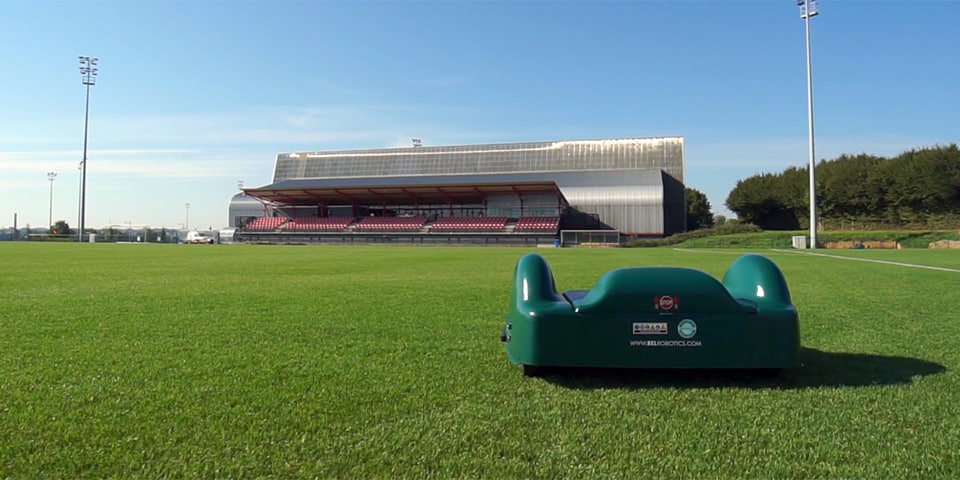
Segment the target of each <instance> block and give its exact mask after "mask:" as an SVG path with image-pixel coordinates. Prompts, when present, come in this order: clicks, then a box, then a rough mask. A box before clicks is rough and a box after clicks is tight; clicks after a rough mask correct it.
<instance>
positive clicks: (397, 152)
mask: <svg viewBox="0 0 960 480" xmlns="http://www.w3.org/2000/svg"><path fill="white" fill-rule="evenodd" d="M683 155H684V148H683V137H657V138H631V139H607V140H571V141H554V142H525V143H501V144H487V145H454V146H421V145H420V143H419V142H417V141H414V143H413V146H411V147H406V148H383V149H370V150H344V151H322V152H296V153H280V154H278V155H277V159H276V164H275V167H274V173H273V182H272V183H270V184H269V185H264V186H262V187H256V188H243V189H242V190H241V192H240V193H238V194H237V195H235V196H234V197H233V198H232V199H231V201H230V207H229V210H230V227H231V228H235V229H236V230H235V232H236V234H235V239H236V241H242V242H262V243H431V244H438V243H441V244H443V243H447V244H460V243H469V244H505V245H511V244H538V245H539V244H555V243H557V242H561V241H562V242H564V243H577V244H583V243H602V244H618V243H619V242H620V241H622V240H623V239H626V238H635V237H662V236H666V235H671V234H674V233H678V232H682V231H683V230H684V228H685V225H686V198H685V194H684V183H683V174H684V156H683Z"/></svg>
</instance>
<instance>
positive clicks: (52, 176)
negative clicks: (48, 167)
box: [47, 172, 57, 228]
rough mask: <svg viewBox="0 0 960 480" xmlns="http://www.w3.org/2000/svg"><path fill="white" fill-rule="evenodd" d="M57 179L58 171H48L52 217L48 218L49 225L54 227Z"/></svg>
mask: <svg viewBox="0 0 960 480" xmlns="http://www.w3.org/2000/svg"><path fill="white" fill-rule="evenodd" d="M56 179H57V172H47V180H50V217H49V218H48V219H47V227H48V228H53V181H54V180H56Z"/></svg>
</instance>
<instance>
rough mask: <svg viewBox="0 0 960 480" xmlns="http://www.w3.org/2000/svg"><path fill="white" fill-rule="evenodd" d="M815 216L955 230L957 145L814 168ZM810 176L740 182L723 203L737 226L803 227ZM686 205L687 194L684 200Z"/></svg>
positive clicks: (802, 171)
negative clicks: (749, 224) (744, 223)
mask: <svg viewBox="0 0 960 480" xmlns="http://www.w3.org/2000/svg"><path fill="white" fill-rule="evenodd" d="M816 173H817V175H816V177H817V179H816V181H817V212H818V217H819V219H820V220H821V221H820V223H821V225H822V226H824V227H825V228H830V229H835V228H844V227H845V226H850V225H857V226H862V227H904V226H912V227H927V228H955V227H956V226H957V224H958V223H960V149H958V148H957V145H956V144H951V145H949V146H936V147H930V148H924V149H920V150H911V151H908V152H904V153H902V154H900V155H898V156H896V157H894V158H884V157H878V156H874V155H867V154H860V155H842V156H840V157H839V158H836V159H834V160H829V161H821V162H820V163H819V164H817V172H816ZM809 178H810V177H809V175H808V173H807V169H806V168H797V167H790V168H787V169H786V170H784V171H783V172H781V173H778V174H771V173H766V174H761V175H755V176H753V177H750V178H747V179H744V180H740V181H738V182H737V185H736V187H734V189H733V190H732V191H731V192H730V195H729V196H728V197H727V201H726V205H727V208H729V209H730V211H732V212H734V213H736V214H737V217H738V218H739V219H740V221H742V222H747V223H753V224H755V225H757V226H759V227H760V228H763V229H768V230H796V229H801V228H809V225H810V216H809V212H810V203H809V182H810V180H809ZM688 203H689V195H688Z"/></svg>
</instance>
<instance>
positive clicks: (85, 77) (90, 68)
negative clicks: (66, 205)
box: [77, 55, 98, 242]
mask: <svg viewBox="0 0 960 480" xmlns="http://www.w3.org/2000/svg"><path fill="white" fill-rule="evenodd" d="M79 58H80V76H81V77H80V78H81V79H82V82H83V84H84V85H86V87H87V103H86V107H85V108H84V110H83V163H82V164H81V168H82V169H83V173H81V174H80V229H79V230H78V237H77V241H78V242H82V241H83V230H84V227H85V226H86V213H87V126H88V125H89V120H90V87H91V86H93V85H96V83H97V61H98V59H97V57H87V56H84V55H81V56H80V57H79Z"/></svg>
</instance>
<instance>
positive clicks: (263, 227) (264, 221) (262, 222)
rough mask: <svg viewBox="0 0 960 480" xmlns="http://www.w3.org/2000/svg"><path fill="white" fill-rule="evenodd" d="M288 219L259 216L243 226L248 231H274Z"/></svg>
mask: <svg viewBox="0 0 960 480" xmlns="http://www.w3.org/2000/svg"><path fill="white" fill-rule="evenodd" d="M286 221H287V218H286V217H258V218H254V219H253V220H251V221H249V222H247V224H246V225H244V226H243V229H242V230H243V231H246V232H272V231H274V230H276V229H277V228H280V225H283V223H284V222H286Z"/></svg>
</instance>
